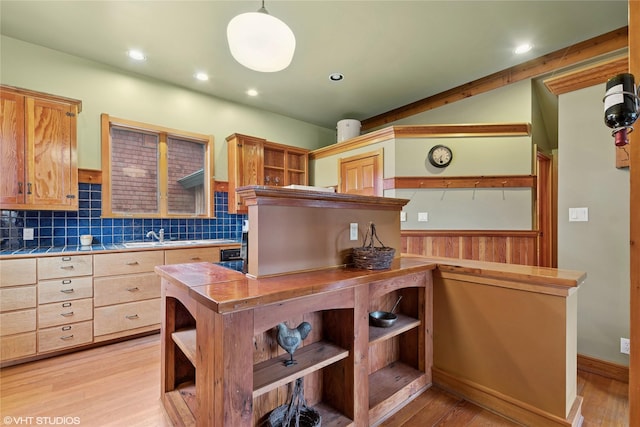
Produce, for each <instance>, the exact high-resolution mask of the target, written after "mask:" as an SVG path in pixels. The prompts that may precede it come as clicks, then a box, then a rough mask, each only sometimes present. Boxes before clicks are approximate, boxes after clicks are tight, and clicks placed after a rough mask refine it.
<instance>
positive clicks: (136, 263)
mask: <svg viewBox="0 0 640 427" xmlns="http://www.w3.org/2000/svg"><path fill="white" fill-rule="evenodd" d="M127 265H138V261H129V262H128V263H127Z"/></svg>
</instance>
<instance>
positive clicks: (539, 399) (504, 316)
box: [156, 256, 584, 427]
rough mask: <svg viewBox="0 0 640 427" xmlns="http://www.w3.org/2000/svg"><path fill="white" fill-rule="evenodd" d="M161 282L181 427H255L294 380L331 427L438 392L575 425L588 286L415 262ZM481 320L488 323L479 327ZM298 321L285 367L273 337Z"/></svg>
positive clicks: (490, 267)
mask: <svg viewBox="0 0 640 427" xmlns="http://www.w3.org/2000/svg"><path fill="white" fill-rule="evenodd" d="M156 272H157V273H158V274H159V275H160V276H161V278H162V292H163V298H162V299H163V309H164V313H165V316H164V319H163V324H162V386H161V387H162V399H163V403H164V406H165V408H166V409H167V412H168V413H169V415H170V417H171V419H172V421H173V422H174V424H175V425H200V426H234V427H235V426H254V425H260V424H261V423H262V422H263V421H264V420H265V418H266V417H267V416H268V414H269V413H270V412H271V411H272V410H273V409H275V408H276V407H278V406H279V405H282V404H283V403H285V402H286V401H287V400H288V398H289V394H290V384H291V383H292V382H293V381H294V380H295V379H296V378H299V377H304V381H305V397H306V399H307V402H308V404H309V405H311V406H313V407H314V408H315V409H317V410H318V411H319V412H320V413H321V414H322V421H323V425H331V426H345V425H355V426H367V425H375V424H377V423H379V422H381V421H382V420H384V419H385V418H386V417H387V416H388V415H389V414H391V413H393V412H394V411H395V410H397V409H398V408H400V407H402V406H404V405H405V404H406V403H408V402H409V401H410V400H411V399H412V398H414V397H415V396H417V395H419V394H420V393H421V392H423V391H424V390H426V389H427V388H428V387H430V386H431V385H432V384H433V383H438V384H439V385H441V386H443V387H445V388H448V389H450V390H452V391H454V392H458V393H460V394H462V395H464V396H465V397H467V398H468V399H470V400H473V401H476V402H478V403H481V404H482V405H483V406H486V407H488V408H490V409H492V410H495V411H496V412H499V413H502V414H504V415H506V416H508V417H510V418H513V419H515V420H518V421H519V422H522V423H523V424H529V425H578V424H579V422H580V421H581V408H580V406H581V398H580V397H579V396H577V395H576V372H575V358H576V349H575V340H576V336H575V321H576V312H575V306H576V304H575V302H576V294H577V292H576V290H577V287H578V285H579V284H580V283H581V282H582V281H583V280H584V274H583V273H580V272H570V271H569V272H567V271H560V270H554V269H544V268H536V267H526V266H514V265H507V264H497V263H482V262H473V261H463V260H453V259H446V258H439V259H427V258H422V257H414V256H402V257H400V258H398V259H395V260H394V261H393V263H392V266H391V268H390V269H388V270H376V271H368V270H357V269H353V268H346V267H333V268H327V269H320V270H315V271H309V272H300V273H294V274H285V275H280V276H275V277H267V278H251V277H246V276H245V275H243V274H240V273H238V272H234V271H231V270H226V269H224V268H221V267H218V266H215V265H212V264H207V263H195V264H183V265H166V266H158V267H156ZM399 296H403V298H402V300H401V303H400V305H399V308H398V313H399V320H398V322H397V323H396V324H395V325H394V326H393V327H391V328H376V327H370V326H369V321H368V313H369V312H370V311H375V310H380V309H382V310H389V309H390V308H391V306H392V305H393V304H394V303H395V301H396V300H397V299H398V297H399ZM469 298H471V300H469ZM473 298H477V301H476V302H477V304H476V303H475V302H474V301H473ZM434 301H435V304H434ZM491 301H494V303H493V306H492V308H491V309H490V310H488V309H486V305H487V304H490V303H491ZM522 305H524V306H528V307H529V309H523V308H522ZM473 306H478V307H481V308H484V309H486V310H485V311H482V313H480V314H481V316H478V314H479V313H478V311H477V309H475V310H474V309H473ZM460 310H462V312H460ZM434 320H435V322H434ZM302 321H307V322H309V323H310V324H311V326H312V332H311V333H310V335H309V336H308V337H307V339H306V340H304V343H303V346H302V347H300V348H299V349H298V350H297V351H296V353H295V354H294V359H295V360H296V361H297V364H296V365H292V366H288V367H287V366H285V365H284V363H283V362H284V361H285V360H286V359H288V358H289V355H288V354H286V353H285V352H284V350H282V349H279V348H278V346H277V344H276V339H275V333H276V332H275V331H276V329H275V327H276V325H277V324H278V323H280V322H286V323H287V325H288V326H289V327H291V328H294V327H295V326H297V325H298V324H299V323H301V322H302ZM439 322H440V323H439ZM461 322H462V324H461ZM496 322H501V323H499V324H498V323H496ZM492 328H494V329H492ZM513 330H518V331H520V332H521V334H522V337H523V338H520V339H518V338H517V337H515V336H514V335H513ZM492 331H493V332H494V333H495V334H502V335H500V336H492ZM531 331H535V336H532V335H531ZM452 333H457V334H460V335H459V336H457V337H456V336H450V335H449V336H447V335H448V334H452ZM434 335H435V338H434ZM474 336H477V339H474ZM505 340H506V341H509V340H511V344H513V345H512V346H510V350H509V351H505V350H504V348H502V346H504V341H505ZM434 343H435V344H434ZM507 344H509V342H507ZM438 346H440V347H441V348H440V349H439V348H438ZM523 366H524V368H523ZM432 375H433V376H432Z"/></svg>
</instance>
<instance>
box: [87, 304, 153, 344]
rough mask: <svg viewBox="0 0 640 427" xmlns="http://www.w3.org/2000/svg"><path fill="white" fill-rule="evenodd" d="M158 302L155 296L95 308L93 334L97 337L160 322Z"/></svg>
mask: <svg viewBox="0 0 640 427" xmlns="http://www.w3.org/2000/svg"><path fill="white" fill-rule="evenodd" d="M160 304H161V302H160V298H156V299H152V300H147V301H138V302H130V303H127V304H118V305H111V306H109V307H99V308H96V310H95V318H94V321H93V329H94V334H95V336H96V337H97V336H100V335H106V334H112V333H115V332H120V331H126V330H128V329H135V328H141V327H143V326H150V325H155V324H157V323H160Z"/></svg>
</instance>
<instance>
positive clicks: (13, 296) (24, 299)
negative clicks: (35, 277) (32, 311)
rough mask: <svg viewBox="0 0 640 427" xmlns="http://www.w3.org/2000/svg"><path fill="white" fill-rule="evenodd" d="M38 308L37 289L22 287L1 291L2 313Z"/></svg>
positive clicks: (0, 303)
mask: <svg viewBox="0 0 640 427" xmlns="http://www.w3.org/2000/svg"><path fill="white" fill-rule="evenodd" d="M35 307H36V287H35V286H20V287H17V288H2V289H0V311H10V310H20V309H23V308H35Z"/></svg>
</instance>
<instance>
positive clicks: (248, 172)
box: [227, 134, 265, 213]
mask: <svg viewBox="0 0 640 427" xmlns="http://www.w3.org/2000/svg"><path fill="white" fill-rule="evenodd" d="M264 142H265V140H264V139H261V138H255V137H252V136H246V135H239V134H233V135H231V136H229V137H228V138H227V158H228V166H229V207H228V210H229V213H246V212H247V207H246V206H244V205H243V203H242V200H241V199H240V198H238V196H237V195H236V192H235V189H236V188H238V187H243V186H245V185H263V184H264Z"/></svg>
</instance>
